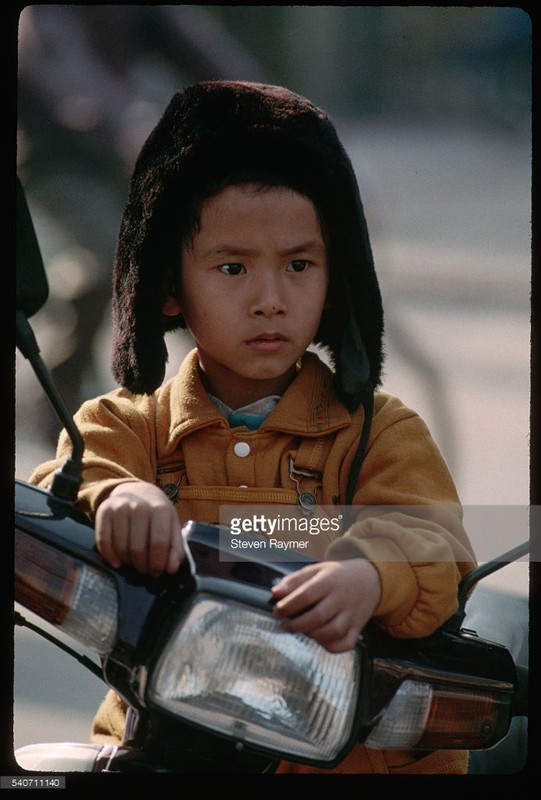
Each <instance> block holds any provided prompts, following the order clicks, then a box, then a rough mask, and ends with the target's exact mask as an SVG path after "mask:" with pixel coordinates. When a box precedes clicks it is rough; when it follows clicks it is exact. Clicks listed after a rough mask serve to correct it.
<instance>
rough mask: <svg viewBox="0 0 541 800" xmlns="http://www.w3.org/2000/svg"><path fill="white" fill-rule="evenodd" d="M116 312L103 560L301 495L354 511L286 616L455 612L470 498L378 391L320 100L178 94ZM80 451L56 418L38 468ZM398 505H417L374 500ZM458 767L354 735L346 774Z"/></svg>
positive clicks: (165, 563)
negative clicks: (57, 428) (373, 745)
mask: <svg viewBox="0 0 541 800" xmlns="http://www.w3.org/2000/svg"><path fill="white" fill-rule="evenodd" d="M113 322H114V342H113V373H114V375H115V378H116V380H117V381H118V383H119V384H120V387H121V388H118V389H117V390H115V391H112V392H110V393H108V394H106V395H105V396H102V397H98V398H96V399H93V400H90V401H88V402H86V403H84V404H83V406H82V407H81V409H80V410H79V412H78V413H77V415H76V420H77V423H78V425H79V427H80V429H81V432H82V434H83V436H84V440H85V447H86V450H85V456H84V471H83V483H82V486H81V491H80V501H79V504H80V507H81V508H82V509H83V510H84V511H85V512H86V513H88V514H89V515H90V516H91V517H92V518H93V519H94V520H95V527H96V541H97V547H98V549H99V551H100V553H101V554H102V556H103V557H104V558H105V559H106V560H107V561H108V562H110V563H111V564H112V565H113V566H120V565H121V564H130V565H132V566H133V567H134V568H135V569H137V570H139V571H140V572H148V573H151V574H152V575H159V574H161V573H163V572H168V573H174V572H176V570H178V568H179V565H180V564H181V562H182V559H183V557H184V553H183V546H182V538H181V525H182V523H184V522H186V521H187V520H189V519H196V520H200V521H204V522H218V521H219V519H220V506H223V505H224V504H236V505H238V504H251V505H257V504H261V503H265V504H268V503H269V502H270V503H280V504H286V505H289V506H293V505H295V506H297V505H298V504H299V503H302V501H303V498H304V497H305V496H306V494H308V495H312V496H313V497H314V496H315V498H316V499H317V502H318V503H319V504H322V505H328V506H330V505H337V504H340V505H346V506H348V507H355V508H356V507H359V514H358V516H357V518H356V519H355V520H354V521H352V523H351V525H350V527H349V528H348V529H347V530H346V532H345V533H344V534H343V535H339V536H336V535H335V538H334V539H333V538H332V536H329V537H328V538H324V536H323V535H319V536H313V537H310V545H311V548H312V549H311V551H310V554H311V555H313V556H314V557H315V558H317V559H319V561H318V562H317V563H315V564H312V565H310V566H307V567H304V568H303V569H301V570H299V571H298V572H296V573H294V574H292V575H290V576H288V577H286V578H284V579H283V580H282V581H281V582H280V583H279V584H278V585H277V586H276V587H275V589H274V596H275V600H276V603H275V607H274V614H275V616H276V617H277V618H278V619H280V620H282V621H283V625H284V627H285V629H286V630H288V631H300V632H303V633H305V634H307V635H309V636H311V637H313V638H314V639H315V640H316V641H318V642H319V643H320V644H321V645H322V646H323V647H325V648H327V649H328V650H329V651H331V652H340V651H344V650H348V649H351V648H352V647H353V646H354V644H355V642H356V640H357V637H358V636H359V634H360V633H361V631H362V630H363V628H364V627H365V625H366V624H367V622H368V621H369V620H370V619H373V620H374V621H375V623H376V624H378V625H380V626H381V627H382V628H384V629H385V630H386V631H388V632H390V633H391V634H393V635H395V636H397V637H421V636H425V635H428V634H430V633H432V632H433V631H434V630H436V629H437V628H438V627H439V626H440V625H441V624H442V623H443V622H444V621H445V620H447V619H448V618H449V617H450V616H451V615H452V614H453V612H454V611H455V610H456V607H457V585H458V582H459V581H460V579H461V577H462V575H463V574H465V572H467V571H468V570H469V569H471V568H472V566H473V565H474V557H473V555H472V551H471V548H470V545H469V542H468V539H467V537H466V535H465V533H464V530H463V528H462V524H461V509H460V503H459V499H458V497H457V493H456V490H455V487H454V484H453V481H452V478H451V476H450V474H449V472H448V469H447V466H446V464H445V462H444V460H443V458H442V456H441V454H440V452H439V450H438V448H437V447H436V445H435V443H434V441H433V440H432V438H431V436H430V434H429V431H428V430H427V428H426V426H425V424H424V422H423V421H422V420H421V419H420V418H419V416H418V415H417V414H415V413H414V412H413V411H411V410H409V409H408V408H406V407H405V406H404V405H403V404H402V403H401V402H400V401H399V400H398V399H396V398H394V397H391V396H390V395H388V394H386V393H384V392H382V391H380V390H379V386H380V383H381V369H382V362H383V349H382V335H383V312H382V303H381V297H380V291H379V287H378V282H377V278H376V274H375V270H374V265H373V260H372V254H371V249H370V243H369V237H368V232H367V227H366V222H365V217H364V213H363V208H362V204H361V200H360V197H359V192H358V186H357V182H356V179H355V176H354V172H353V169H352V166H351V163H350V160H349V158H348V156H347V154H346V152H345V151H344V148H343V146H342V144H341V143H340V141H339V139H338V137H337V134H336V130H335V128H334V126H333V124H332V123H331V121H330V120H329V118H328V117H327V115H326V114H325V113H324V112H323V111H322V110H320V109H318V108H316V107H315V106H313V105H312V104H311V103H310V102H309V101H308V100H306V99H305V98H302V97H300V96H298V95H296V94H294V93H292V92H290V91H288V90H287V89H285V88H281V87H276V86H266V85H259V84H251V83H246V82H224V81H210V82H204V83H200V84H196V85H194V86H190V87H188V88H186V89H185V90H184V91H182V92H180V93H178V94H176V95H175V96H174V97H173V99H172V100H171V102H170V104H169V106H168V108H167V109H166V111H165V113H164V115H163V117H162V119H161V120H160V121H159V122H158V124H157V125H156V127H155V129H154V131H153V132H152V133H151V135H150V136H149V138H148V140H147V142H146V143H145V145H144V146H143V149H142V151H141V153H140V156H139V158H138V161H137V163H136V165H135V169H134V174H133V177H132V183H131V189H130V194H129V198H128V202H127V206H126V209H125V213H124V216H123V220H122V224H121V228H120V234H119V243H118V250H117V255H116V260H115V265H114V281H113ZM175 328H187V329H188V330H189V331H190V332H191V334H192V336H193V339H194V342H195V349H194V350H193V351H192V352H191V353H190V354H189V355H188V356H187V357H186V358H185V360H184V362H183V363H182V364H181V365H180V368H179V371H178V373H177V375H176V376H175V377H173V378H172V379H171V380H168V381H167V382H165V383H164V375H165V366H166V361H167V349H166V345H165V341H164V334H165V332H167V331H171V330H173V329H175ZM311 344H319V345H321V346H322V347H323V348H325V349H326V352H327V354H328V363H326V362H324V361H323V360H322V359H321V358H320V357H319V356H318V355H317V354H316V352H315V351H314V348H311V349H310V350H309V347H310V345H311ZM69 453H70V444H69V441H68V440H67V437H66V435H65V433H63V434H62V435H61V438H60V441H59V446H58V452H57V459H56V460H54V461H51V462H48V463H46V464H44V465H42V466H41V467H39V468H38V469H37V470H36V471H35V473H34V475H33V476H32V481H33V482H35V483H38V484H40V485H41V486H47V485H48V483H49V482H50V480H51V477H52V475H53V473H54V470H55V469H56V468H57V466H58V463H59V461H63V460H64V459H65V458H66V457H67V456H68V455H69ZM398 505H400V506H403V505H408V506H415V507H421V508H422V509H423V511H422V513H416V514H408V515H406V514H402V513H398V512H397V513H394V514H393V513H390V512H389V513H384V512H383V511H382V509H381V507H389V506H398ZM370 506H378V507H379V508H378V510H377V511H376V510H374V512H373V513H370V511H368V512H367V507H370ZM360 507H363V508H364V511H362V512H361V508H360ZM124 721H125V708H124V706H123V704H122V702H121V700H120V698H118V697H117V696H116V695H115V694H114V693H113V692H109V693H108V695H107V697H106V698H105V700H104V703H103V704H102V706H101V708H100V710H99V711H98V714H97V717H96V719H95V721H94V728H93V738H94V740H95V741H117V742H120V741H121V740H122V736H123V732H124ZM466 764H467V758H466V754H465V753H463V752H455V751H448V752H442V751H440V752H436V753H432V754H429V755H426V754H424V755H423V754H418V753H417V754H416V753H413V752H403V751H389V752H387V751H374V750H367V749H366V748H364V747H362V746H360V745H359V746H357V747H355V748H354V749H353V751H352V752H351V753H350V754H349V756H348V757H347V758H346V759H345V760H344V762H342V763H341V764H340V765H339V766H338V767H337V768H335V770H334V772H348V773H390V772H393V773H394V772H410V773H436V772H439V773H452V772H456V773H460V772H464V771H465V770H466ZM317 771H318V770H315V769H311V768H307V767H303V766H299V765H295V764H290V763H287V762H283V763H282V764H281V765H280V766H279V768H278V772H283V773H285V772H317Z"/></svg>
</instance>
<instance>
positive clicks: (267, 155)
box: [112, 81, 383, 408]
mask: <svg viewBox="0 0 541 800" xmlns="http://www.w3.org/2000/svg"><path fill="white" fill-rule="evenodd" d="M250 179H252V180H259V179H261V180H262V181H263V182H265V181H269V182H271V183H274V184H275V185H286V186H289V187H290V188H293V189H295V190H296V191H299V192H301V193H302V194H304V195H305V196H307V197H309V198H310V199H311V200H312V201H313V202H314V204H315V206H316V208H317V210H318V213H319V216H320V219H321V222H322V228H323V232H324V238H325V242H326V246H327V251H328V259H329V266H330V275H331V290H330V299H331V302H330V308H329V309H328V310H326V311H325V312H324V313H323V317H322V321H321V325H320V328H319V331H318V333H317V336H316V339H315V342H317V343H320V344H323V345H325V346H326V347H327V348H328V350H329V351H330V354H331V357H332V361H333V364H334V367H335V371H336V381H337V388H338V390H339V392H340V393H341V395H342V396H343V397H344V399H345V400H346V402H347V403H348V405H349V406H350V407H352V408H353V407H356V406H357V405H359V403H360V402H361V400H362V399H363V398H366V396H367V394H368V395H371V393H372V392H373V390H374V388H375V387H376V386H377V385H378V384H379V383H380V378H381V368H382V363H383V350H382V336H383V311H382V303H381V295H380V291H379V286H378V281H377V277H376V273H375V270H374V264H373V259H372V252H371V248H370V242H369V237H368V231H367V226H366V220H365V216H364V212H363V208H362V203H361V199H360V196H359V190H358V186H357V181H356V178H355V175H354V172H353V169H352V166H351V162H350V159H349V157H348V155H347V154H346V152H345V150H344V148H343V146H342V144H341V142H340V141H339V139H338V136H337V133H336V130H335V127H334V125H333V124H332V122H331V121H330V119H329V118H328V116H327V115H326V114H325V112H324V111H322V110H321V109H319V108H317V107H316V106H314V105H313V104H312V103H311V102H310V101H308V100H307V99H305V98H303V97H301V96H299V95H297V94H294V93H293V92H291V91H289V90H287V89H285V88H283V87H279V86H269V85H263V84H256V83H248V82H242V81H206V82H202V83H198V84H194V85H193V86H188V87H187V88H186V89H184V90H183V91H181V92H179V93H178V94H175V95H174V97H173V98H172V100H171V101H170V103H169V105H168V107H167V108H166V110H165V112H164V114H163V116H162V118H161V120H160V121H159V122H158V123H157V125H156V127H155V128H154V130H153V131H152V133H151V134H150V136H149V137H148V139H147V141H146V142H145V144H144V146H143V148H142V150H141V153H140V154H139V157H138V159H137V162H136V164H135V168H134V172H133V176H132V180H131V186H130V192H129V197H128V202H127V205H126V208H125V211H124V215H123V218H122V222H121V227H120V233H119V240H118V249H117V254H116V259H115V264H114V271H113V337H114V339H113V364H112V366H113V374H114V376H115V378H116V380H117V381H118V382H119V383H120V384H121V385H122V386H124V387H126V388H127V389H129V390H130V391H132V392H134V393H151V392H153V391H154V390H155V389H156V388H157V387H158V386H159V385H160V384H161V382H162V381H163V378H164V374H165V366H166V362H167V348H166V345H165V341H164V333H165V332H166V331H167V330H173V329H174V328H183V327H185V323H184V320H183V318H182V315H179V316H178V317H173V318H172V317H167V316H165V315H163V313H162V307H163V303H164V299H165V297H166V295H167V294H168V293H169V292H170V291H171V287H172V286H173V283H174V280H175V277H176V279H177V280H178V275H179V270H180V252H181V245H182V240H183V237H184V236H186V235H187V233H189V232H190V231H191V230H193V224H194V223H193V215H194V203H195V208H196V209H197V200H198V198H199V202H200V201H201V200H204V199H205V198H207V197H209V196H211V195H212V194H214V193H215V192H216V191H217V190H219V188H223V187H224V186H226V185H228V184H229V183H239V182H240V181H241V180H250ZM190 226H191V227H190Z"/></svg>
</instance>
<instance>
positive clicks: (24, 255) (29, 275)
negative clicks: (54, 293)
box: [16, 176, 49, 318]
mask: <svg viewBox="0 0 541 800" xmlns="http://www.w3.org/2000/svg"><path fill="white" fill-rule="evenodd" d="M16 224H17V253H16V259H17V311H22V312H23V313H24V315H25V316H26V317H27V318H28V317H31V316H32V315H33V314H35V313H36V311H39V309H40V308H41V307H42V306H43V305H44V304H45V301H46V300H47V298H48V297H49V283H48V281H47V274H46V272H45V267H44V265H43V259H42V257H41V251H40V248H39V244H38V240H37V236H36V231H35V230H34V223H33V222H32V217H31V215H30V210H29V208H28V204H27V202H26V196H25V193H24V189H23V186H22V183H21V181H20V178H19V176H17V223H16Z"/></svg>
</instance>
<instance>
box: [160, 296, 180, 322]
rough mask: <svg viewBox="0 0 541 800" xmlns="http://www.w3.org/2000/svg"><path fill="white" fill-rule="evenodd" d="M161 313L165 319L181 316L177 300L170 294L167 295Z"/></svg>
mask: <svg viewBox="0 0 541 800" xmlns="http://www.w3.org/2000/svg"><path fill="white" fill-rule="evenodd" d="M162 313H163V314H164V315H165V316H166V317H177V316H178V315H179V314H182V308H181V305H180V303H179V301H178V298H177V297H175V296H174V295H171V294H170V295H168V296H167V297H166V299H165V302H164V304H163V306H162Z"/></svg>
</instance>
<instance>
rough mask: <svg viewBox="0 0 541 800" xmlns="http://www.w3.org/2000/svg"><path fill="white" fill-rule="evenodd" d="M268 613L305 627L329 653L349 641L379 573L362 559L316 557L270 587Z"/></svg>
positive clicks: (374, 596)
mask: <svg viewBox="0 0 541 800" xmlns="http://www.w3.org/2000/svg"><path fill="white" fill-rule="evenodd" d="M272 593H273V596H274V599H275V600H276V601H277V602H276V605H275V606H274V611H273V613H274V616H275V617H277V618H278V619H283V620H284V623H283V628H284V630H286V631H290V632H299V633H305V634H307V635H308V636H311V637H312V638H313V639H315V640H316V642H319V644H320V645H322V646H323V647H325V649H326V650H329V652H331V653H341V652H344V651H346V650H351V649H352V648H353V647H355V644H356V642H357V638H358V636H359V634H360V633H361V631H362V630H363V628H364V627H365V626H366V624H367V622H368V620H369V619H370V617H371V616H372V612H373V611H374V609H375V607H376V605H377V603H378V601H379V598H380V593H381V586H380V580H379V574H378V572H377V570H376V568H375V567H374V566H373V565H372V564H371V563H370V562H369V561H366V560H365V559H362V558H352V559H348V560H346V561H322V562H321V563H318V564H310V565H309V566H307V567H303V568H302V569H300V570H298V572H293V573H291V575H288V576H287V577H285V578H283V579H282V580H281V581H280V583H278V584H277V585H276V586H274V587H273V589H272Z"/></svg>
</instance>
